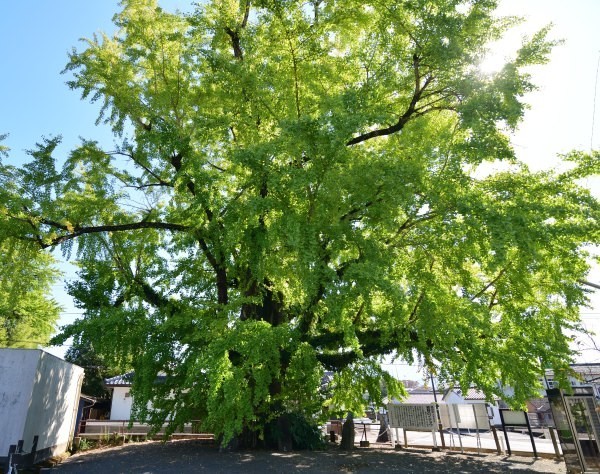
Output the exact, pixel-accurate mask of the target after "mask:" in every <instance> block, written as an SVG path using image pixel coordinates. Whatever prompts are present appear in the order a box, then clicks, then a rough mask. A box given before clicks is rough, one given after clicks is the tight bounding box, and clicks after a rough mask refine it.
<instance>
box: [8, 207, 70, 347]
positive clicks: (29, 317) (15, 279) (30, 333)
mask: <svg viewBox="0 0 600 474" xmlns="http://www.w3.org/2000/svg"><path fill="white" fill-rule="evenodd" d="M1 219H2V216H1V215H0V221H1ZM0 267H1V268H2V272H0V347H21V348H36V347H38V346H40V345H46V344H47V343H48V340H49V338H50V336H51V335H52V333H53V332H54V331H55V328H56V321H57V320H58V316H59V311H60V307H59V305H58V304H57V303H56V301H54V300H53V299H52V298H50V297H49V296H48V295H49V294H50V293H51V286H52V284H53V283H54V282H56V281H57V279H58V276H59V274H58V272H57V271H56V269H55V267H54V259H52V258H51V256H50V255H49V254H47V253H42V252H39V250H38V249H36V248H35V246H32V245H30V244H28V243H25V242H19V241H15V240H14V239H11V238H9V237H7V236H3V235H2V231H1V229H0Z"/></svg>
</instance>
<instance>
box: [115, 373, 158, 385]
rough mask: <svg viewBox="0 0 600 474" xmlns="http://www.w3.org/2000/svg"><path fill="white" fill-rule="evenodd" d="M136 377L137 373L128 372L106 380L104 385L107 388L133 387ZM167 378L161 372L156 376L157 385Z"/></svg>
mask: <svg viewBox="0 0 600 474" xmlns="http://www.w3.org/2000/svg"><path fill="white" fill-rule="evenodd" d="M134 375H135V372H127V373H126V374H122V375H117V376H115V377H111V378H109V379H104V385H106V386H107V387H131V386H132V385H133V376H134ZM166 378H167V376H166V375H165V374H164V372H161V373H159V374H158V375H157V376H156V380H155V383H161V382H164V381H165V379H166Z"/></svg>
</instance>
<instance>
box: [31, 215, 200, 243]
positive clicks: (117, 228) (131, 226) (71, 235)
mask: <svg viewBox="0 0 600 474" xmlns="http://www.w3.org/2000/svg"><path fill="white" fill-rule="evenodd" d="M27 222H29V224H31V225H32V226H33V227H34V228H35V231H36V234H37V236H38V239H37V241H38V242H39V244H40V247H41V248H44V249H45V248H49V247H55V246H57V245H60V244H62V243H64V242H67V241H69V240H73V239H75V238H77V237H80V236H82V235H85V234H99V233H102V232H123V231H129V230H139V229H160V230H168V231H172V232H177V231H189V230H190V227H189V226H186V225H181V224H174V223H170V222H153V221H139V222H130V223H127V224H105V225H97V226H68V225H66V224H63V223H60V222H56V221H53V220H50V219H43V218H42V219H40V220H39V221H38V222H39V224H42V225H47V226H49V227H52V228H54V229H60V230H62V231H64V232H66V233H65V234H62V235H59V236H57V237H54V238H52V239H50V240H43V239H42V238H41V237H40V233H41V232H40V230H39V228H38V227H37V225H36V224H35V221H34V220H33V219H28V220H27Z"/></svg>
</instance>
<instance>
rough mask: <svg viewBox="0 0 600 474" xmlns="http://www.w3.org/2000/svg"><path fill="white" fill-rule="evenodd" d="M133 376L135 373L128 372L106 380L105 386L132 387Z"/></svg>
mask: <svg viewBox="0 0 600 474" xmlns="http://www.w3.org/2000/svg"><path fill="white" fill-rule="evenodd" d="M133 374H134V372H127V373H126V374H122V375H117V376H115V377H111V378H109V379H104V384H105V385H107V386H108V387H130V386H131V384H132V383H133Z"/></svg>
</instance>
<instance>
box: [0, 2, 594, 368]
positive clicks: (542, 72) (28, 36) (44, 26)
mask: <svg viewBox="0 0 600 474" xmlns="http://www.w3.org/2000/svg"><path fill="white" fill-rule="evenodd" d="M159 3H160V4H161V5H162V6H163V7H165V8H168V9H174V8H180V9H181V8H183V9H186V10H189V9H190V6H189V2H185V1H183V0H168V1H161V2H159ZM118 9H119V7H118V1H116V0H95V1H92V0H18V1H10V0H0V60H1V65H2V69H1V70H2V72H1V73H0V104H1V108H0V111H1V112H0V134H2V133H9V134H10V136H9V137H8V139H7V140H6V141H5V142H4V144H6V145H8V146H9V147H10V148H11V149H12V151H11V154H10V158H9V160H7V161H9V162H10V163H13V164H18V163H22V162H23V161H24V160H25V159H26V157H25V155H24V153H23V150H24V149H27V148H31V147H33V146H34V144H35V143H36V141H39V140H40V138H41V137H42V136H52V135H58V134H60V135H62V136H63V146H62V147H61V148H60V149H59V153H67V152H68V150H69V149H71V148H72V147H74V146H75V145H76V144H77V142H78V137H80V136H82V137H85V138H88V139H95V140H98V141H99V142H100V143H102V144H104V145H105V146H106V145H108V147H110V144H111V143H112V136H111V134H110V130H109V129H108V128H107V127H106V126H96V125H95V120H96V117H97V113H98V110H99V107H98V105H97V104H90V103H89V102H88V101H81V100H80V96H79V93H78V92H76V91H70V90H69V89H68V87H67V86H66V85H65V81H66V80H67V78H68V76H67V75H61V74H60V72H61V71H62V69H63V68H64V66H65V64H66V62H67V53H68V51H69V50H70V49H71V48H72V47H74V46H75V47H81V46H80V45H81V43H80V42H79V41H78V40H79V38H82V37H91V36H92V35H93V34H94V33H95V32H99V31H105V32H108V33H110V32H112V31H113V30H114V27H113V25H112V22H111V18H112V16H113V15H114V13H115V12H117V11H118ZM500 11H501V13H503V14H516V15H522V16H524V17H525V18H526V20H527V22H526V23H525V24H524V25H523V26H522V27H520V28H518V29H516V30H515V32H514V33H513V34H512V35H511V38H512V40H510V39H509V41H507V42H505V43H502V44H501V45H499V46H498V47H497V49H496V52H495V54H496V56H498V57H500V58H502V57H504V56H507V55H509V54H510V50H511V48H514V47H515V40H518V39H519V38H520V36H521V35H522V34H523V33H531V32H533V31H535V30H536V29H538V28H540V27H541V26H543V25H545V24H547V23H550V22H552V23H554V25H555V27H554V30H553V33H552V36H553V37H555V38H563V39H564V40H565V44H564V45H563V46H560V47H558V48H557V49H556V50H555V52H554V53H553V55H552V61H551V63H550V64H549V65H547V66H545V67H544V68H543V69H535V70H533V71H532V73H533V74H534V79H535V82H536V83H538V84H539V85H540V90H539V91H537V92H536V93H533V94H531V95H530V96H529V97H528V100H529V102H530V103H531V105H532V109H531V110H530V111H529V112H528V113H527V116H526V120H525V122H524V123H523V125H522V126H521V128H520V130H519V131H518V132H517V133H516V134H515V136H514V137H513V143H514V145H515V147H516V150H517V153H518V154H519V155H520V157H521V158H522V159H524V160H525V161H526V162H528V163H529V164H530V165H531V166H532V167H533V168H536V169H539V168H543V167H547V166H554V165H556V164H557V161H556V160H555V158H554V157H555V155H556V153H564V152H567V151H569V150H571V149H574V148H578V149H589V148H590V141H591V139H592V118H593V113H594V95H595V92H594V91H595V83H596V68H597V65H598V59H599V57H600V56H599V55H600V33H598V31H600V30H598V25H600V0H571V1H569V2H567V1H566V0H503V1H502V2H501V9H500ZM490 62H491V63H492V66H493V63H494V61H493V60H490ZM597 102H598V105H597V106H596V119H595V127H594V128H595V130H594V133H593V144H594V146H595V147H596V148H600V99H598V100H597ZM587 185H588V186H590V187H591V188H592V189H594V190H595V192H596V193H597V194H600V181H599V180H589V181H588V182H587ZM591 278H593V279H594V281H596V282H599V283H600V271H598V270H596V271H595V272H594V273H593V274H592V275H591ZM55 289H56V298H57V299H58V300H59V301H60V303H61V304H63V306H64V307H65V314H64V315H63V318H62V320H61V323H63V324H64V323H67V322H69V321H71V320H72V319H73V317H74V316H75V315H74V314H73V313H75V312H76V310H75V309H74V308H73V306H72V304H71V303H70V300H69V298H68V297H67V296H66V294H65V293H64V291H63V290H62V285H58V286H57V287H56V288H55ZM594 301H595V302H596V304H595V308H594V309H591V310H590V309H585V310H583V312H584V313H585V318H584V321H587V322H588V323H589V324H590V325H591V326H594V325H595V324H597V323H598V322H600V298H599V295H598V294H596V295H595V297H594ZM60 352H61V351H60V350H58V353H60ZM589 354H591V355H590V357H592V358H593V359H594V360H600V353H589ZM587 359H589V357H587ZM399 370H400V371H403V370H404V369H403V368H400V369H399ZM406 374H408V375H412V372H411V371H407V372H406ZM398 375H400V376H405V374H404V372H403V373H399V374H398Z"/></svg>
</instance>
